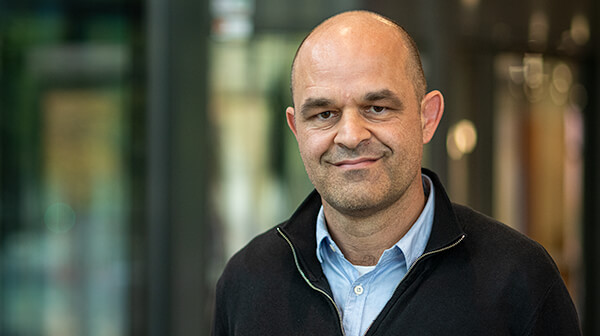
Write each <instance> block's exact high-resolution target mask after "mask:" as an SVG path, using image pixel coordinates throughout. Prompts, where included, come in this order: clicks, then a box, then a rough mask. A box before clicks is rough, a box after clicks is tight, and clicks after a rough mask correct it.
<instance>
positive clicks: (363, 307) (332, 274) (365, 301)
mask: <svg viewBox="0 0 600 336" xmlns="http://www.w3.org/2000/svg"><path fill="white" fill-rule="evenodd" d="M422 178H423V187H424V188H425V190H426V191H427V190H429V193H428V194H429V195H428V198H427V202H426V203H425V207H424V208H423V211H422V212H421V215H420V216H419V218H418V219H417V221H416V222H415V223H414V224H413V226H412V227H411V228H410V230H409V231H408V232H407V233H406V234H405V235H404V237H402V238H401V239H400V240H399V241H398V242H397V243H396V244H395V245H394V246H392V247H390V248H389V249H387V250H385V251H384V252H383V255H382V256H381V258H380V259H379V261H378V262H377V265H375V267H374V268H373V269H372V270H369V268H361V267H358V269H357V268H356V267H355V266H353V265H352V264H351V263H350V262H349V261H348V260H346V258H345V257H344V255H343V254H342V252H341V251H340V249H339V248H338V246H337V245H336V244H335V242H334V241H333V239H332V238H331V236H330V235H329V231H328V230H327V225H326V223H325V215H324V213H323V207H322V206H321V210H320V211H319V215H318V217H317V258H318V259H319V262H321V266H322V268H323V273H325V276H326V277H327V280H328V281H329V285H330V286H331V291H332V292H333V299H334V301H335V302H336V304H337V306H338V308H339V309H340V313H341V314H342V320H343V325H344V331H345V333H346V335H347V336H359V335H364V334H365V333H366V332H367V330H368V329H369V326H371V323H373V321H374V320H375V318H376V317H377V315H379V313H380V312H381V310H382V309H383V307H384V306H385V304H386V303H387V302H388V301H389V299H390V298H391V297H392V294H393V293H394V290H395V289H396V287H397V286H398V284H399V283H400V281H401V280H402V278H403V277H404V275H406V272H407V270H408V269H409V268H410V266H411V265H412V264H413V263H414V262H415V261H416V260H417V258H419V257H420V256H421V255H422V254H423V251H425V246H426V245H427V241H428V240H429V235H430V234H431V227H432V225H433V214H434V207H435V204H434V198H435V197H434V190H433V184H432V183H431V180H430V179H429V177H427V176H425V175H422ZM426 194H427V193H426ZM398 216H402V214H398ZM359 270H360V272H359ZM365 271H366V272H367V273H364V274H362V275H361V272H365Z"/></svg>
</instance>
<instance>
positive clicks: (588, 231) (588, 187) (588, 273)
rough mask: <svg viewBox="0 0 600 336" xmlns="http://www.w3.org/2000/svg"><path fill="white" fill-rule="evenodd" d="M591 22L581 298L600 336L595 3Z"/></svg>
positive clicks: (599, 85)
mask: <svg viewBox="0 0 600 336" xmlns="http://www.w3.org/2000/svg"><path fill="white" fill-rule="evenodd" d="M592 8H593V10H592V11H591V17H590V18H589V21H590V23H591V24H592V30H591V36H592V39H591V43H592V45H593V46H594V47H593V48H594V49H593V50H592V56H591V61H590V67H591V69H590V70H591V71H589V72H588V75H589V76H590V77H591V78H588V80H587V83H588V85H587V87H588V88H589V92H588V96H589V105H588V107H587V109H586V111H585V126H586V127H585V177H584V221H583V232H582V236H583V257H584V269H585V291H584V293H585V296H584V297H583V298H582V299H583V302H584V307H583V312H582V313H583V316H582V320H583V321H582V322H583V332H584V335H589V336H591V335H600V318H598V317H599V316H600V286H599V284H600V226H599V225H598V223H600V207H599V206H598V205H599V204H600V196H599V195H600V192H599V191H600V178H599V176H598V174H599V172H600V150H599V149H600V132H598V129H600V102H599V101H598V97H600V24H599V23H598V22H597V21H598V18H600V4H598V3H597V2H593V3H592Z"/></svg>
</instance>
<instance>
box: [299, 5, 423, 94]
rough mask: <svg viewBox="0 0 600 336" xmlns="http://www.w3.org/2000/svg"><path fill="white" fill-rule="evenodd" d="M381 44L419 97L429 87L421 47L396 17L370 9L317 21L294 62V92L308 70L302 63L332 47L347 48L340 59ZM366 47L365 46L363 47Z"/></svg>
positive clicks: (323, 54) (325, 53)
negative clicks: (301, 74)
mask: <svg viewBox="0 0 600 336" xmlns="http://www.w3.org/2000/svg"><path fill="white" fill-rule="evenodd" d="M370 47H373V48H380V49H382V50H383V51H384V52H385V54H384V55H381V56H388V57H395V58H396V59H397V63H398V66H399V67H403V69H404V71H405V72H406V74H407V75H408V76H409V78H410V80H411V82H412V85H413V87H414V90H415V95H416V97H417V99H418V100H420V99H421V98H422V97H423V96H424V95H425V92H426V90H427V83H426V80H425V75H424V73H423V67H422V65H421V58H420V56H419V50H418V49H417V46H416V44H415V42H414V41H413V39H412V38H411V37H410V35H409V34H408V33H407V32H406V31H405V30H404V28H402V27H401V26H399V25H398V24H397V23H395V22H394V21H392V20H390V19H388V18H386V17H383V16H381V15H379V14H375V13H372V12H368V11H350V12H344V13H341V14H338V15H335V16H333V17H331V18H329V19H327V20H325V21H324V22H323V23H321V24H320V25H318V26H317V27H316V28H315V29H313V31H312V32H311V33H310V34H308V36H307V37H306V38H305V39H304V40H303V41H302V43H301V44H300V46H299V47H298V50H297V51H296V56H295V57H294V61H293V63H292V74H291V88H292V95H293V93H294V88H295V86H296V84H297V83H296V78H297V77H298V74H297V73H298V72H302V71H305V68H306V67H304V66H303V63H305V62H306V61H308V62H311V61H314V60H315V59H317V60H318V59H320V58H323V57H328V56H332V55H333V54H334V52H332V50H333V49H336V48H337V49H338V50H339V49H340V48H345V52H344V53H343V54H342V55H340V54H339V53H337V54H336V57H338V59H339V61H340V62H344V58H346V57H347V58H352V57H354V55H356V53H363V52H362V51H361V48H370ZM363 51H364V49H363Z"/></svg>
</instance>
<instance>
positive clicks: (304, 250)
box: [279, 168, 464, 283]
mask: <svg viewBox="0 0 600 336" xmlns="http://www.w3.org/2000/svg"><path fill="white" fill-rule="evenodd" d="M422 173H423V174H425V175H427V176H428V177H429V178H430V179H431V181H432V182H433V186H434V188H435V213H434V217H433V226H432V228H431V235H430V237H429V241H428V242H427V246H426V247H425V251H424V253H427V252H430V251H434V250H438V249H440V248H443V247H445V246H448V245H450V244H452V243H454V242H455V241H457V240H458V239H459V238H460V237H461V236H463V235H464V232H463V230H462V228H461V227H460V224H459V222H458V219H457V218H456V214H455V213H454V210H453V208H452V203H451V202H450V199H449V198H448V195H447V194H446V191H445V189H444V187H443V185H442V183H441V182H440V180H439V178H438V176H437V175H436V174H435V173H434V172H432V171H430V170H428V169H425V168H422ZM320 207H321V195H319V193H318V192H317V191H316V190H313V192H311V193H310V194H309V195H308V197H307V198H306V199H305V200H304V202H302V204H301V205H300V206H299V207H298V209H297V210H296V211H295V212H294V214H293V215H292V217H290V219H289V220H288V221H287V222H285V223H283V224H281V225H279V229H280V230H281V231H282V233H283V234H285V235H286V236H287V237H288V239H289V240H290V241H291V243H292V245H293V246H294V248H295V250H296V253H297V256H298V259H299V262H300V264H301V265H302V267H303V269H304V270H305V271H306V275H307V276H308V278H309V279H310V280H311V281H312V282H318V281H319V280H321V279H325V277H324V275H323V270H322V269H321V264H320V263H319V261H318V259H317V255H316V240H317V239H316V229H315V225H316V221H317V215H318V213H319V209H320ZM325 283H326V281H325Z"/></svg>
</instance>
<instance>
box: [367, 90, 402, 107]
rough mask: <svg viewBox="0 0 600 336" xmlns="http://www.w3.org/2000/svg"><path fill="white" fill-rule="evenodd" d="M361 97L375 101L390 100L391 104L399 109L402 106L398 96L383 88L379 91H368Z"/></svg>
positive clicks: (368, 100)
mask: <svg viewBox="0 0 600 336" xmlns="http://www.w3.org/2000/svg"><path fill="white" fill-rule="evenodd" d="M363 99H364V100H365V101H367V102H376V101H380V100H387V101H390V102H391V103H392V104H393V105H395V106H397V107H398V109H399V110H402V109H403V108H404V104H403V103H402V101H401V100H400V98H398V96H397V95H396V94H395V93H393V92H392V91H391V90H388V89H383V90H379V91H373V92H368V93H367V94H365V95H364V96H363Z"/></svg>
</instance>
